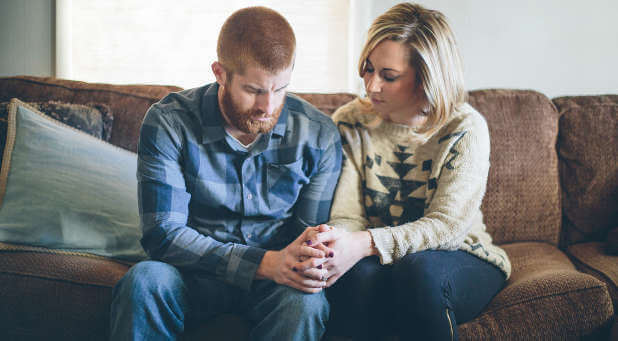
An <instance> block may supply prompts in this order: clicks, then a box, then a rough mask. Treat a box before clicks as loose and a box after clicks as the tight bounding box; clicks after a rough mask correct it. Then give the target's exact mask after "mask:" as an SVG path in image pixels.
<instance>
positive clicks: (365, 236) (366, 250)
mask: <svg viewBox="0 0 618 341" xmlns="http://www.w3.org/2000/svg"><path fill="white" fill-rule="evenodd" d="M358 233H359V237H360V239H361V240H362V242H361V243H360V245H362V246H363V247H362V250H363V258H364V257H369V256H373V255H377V254H378V249H376V247H375V244H374V242H373V237H372V236H371V233H369V231H359V232H358Z"/></svg>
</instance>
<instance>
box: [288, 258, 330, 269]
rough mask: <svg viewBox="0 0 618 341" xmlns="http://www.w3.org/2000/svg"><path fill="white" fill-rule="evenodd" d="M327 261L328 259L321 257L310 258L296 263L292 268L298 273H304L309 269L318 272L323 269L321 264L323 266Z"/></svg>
mask: <svg viewBox="0 0 618 341" xmlns="http://www.w3.org/2000/svg"><path fill="white" fill-rule="evenodd" d="M327 260H328V258H325V257H322V258H316V257H311V258H309V259H307V260H305V261H303V262H299V263H297V264H296V265H294V267H295V268H296V269H297V270H298V271H299V272H304V271H306V270H308V269H311V268H316V269H318V270H321V269H322V268H323V265H322V264H324V263H325V262H326V261H327Z"/></svg>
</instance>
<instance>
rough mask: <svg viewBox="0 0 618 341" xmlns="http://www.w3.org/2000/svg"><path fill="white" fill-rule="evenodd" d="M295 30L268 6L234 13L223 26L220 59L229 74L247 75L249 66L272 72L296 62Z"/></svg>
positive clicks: (218, 43)
mask: <svg viewBox="0 0 618 341" xmlns="http://www.w3.org/2000/svg"><path fill="white" fill-rule="evenodd" d="M295 50H296V38H295V36H294V31H293V30H292V27H291V26H290V24H289V23H288V21H287V20H285V18H284V17H283V16H282V15H281V14H279V13H277V12H276V11H274V10H272V9H270V8H266V7H247V8H243V9H240V10H238V11H236V12H234V13H233V14H232V15H231V16H230V17H229V18H227V20H226V21H225V23H224V24H223V27H222V28H221V32H220V33H219V40H218V42H217V57H218V58H219V63H221V64H222V65H223V68H224V69H225V71H226V72H228V73H230V74H234V73H238V74H244V71H245V67H246V66H247V65H252V66H257V67H259V68H261V69H263V70H265V71H268V72H272V73H274V72H277V71H281V70H283V69H285V68H287V67H289V66H290V65H292V63H293V59H294V52H295Z"/></svg>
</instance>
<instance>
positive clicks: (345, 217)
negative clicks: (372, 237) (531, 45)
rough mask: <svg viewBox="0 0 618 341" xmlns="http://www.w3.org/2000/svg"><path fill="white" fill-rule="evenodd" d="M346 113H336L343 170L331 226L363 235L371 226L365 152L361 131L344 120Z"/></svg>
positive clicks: (333, 205) (334, 199)
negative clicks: (365, 191)
mask: <svg viewBox="0 0 618 341" xmlns="http://www.w3.org/2000/svg"><path fill="white" fill-rule="evenodd" d="M342 116H346V115H345V114H344V113H343V112H339V113H335V114H334V115H333V119H334V120H335V122H336V123H337V126H338V127H339V131H340V133H341V143H342V150H343V166H342V168H341V175H340V177H339V182H338V184H337V188H336V190H335V195H334V197H333V204H332V207H331V213H330V221H329V222H328V225H330V226H333V227H336V228H341V229H344V230H346V231H349V232H354V231H361V230H364V229H365V228H366V226H367V225H368V224H369V222H368V221H367V216H366V213H365V206H364V205H363V202H362V200H363V189H362V183H363V172H362V169H363V168H362V167H363V164H362V155H361V152H360V150H362V148H361V147H360V145H361V139H360V136H359V134H358V131H356V130H355V129H353V128H352V127H351V126H350V125H349V124H347V123H346V122H345V121H343V120H342V119H341V117H342Z"/></svg>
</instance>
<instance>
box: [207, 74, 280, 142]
mask: <svg viewBox="0 0 618 341" xmlns="http://www.w3.org/2000/svg"><path fill="white" fill-rule="evenodd" d="M218 92H219V84H218V83H216V82H215V83H212V84H210V85H207V86H206V91H205V92H204V96H203V99H202V105H201V108H200V109H201V116H202V143H203V144H208V143H212V142H216V141H219V140H222V139H225V128H224V124H225V120H224V119H223V116H222V114H221V109H220V108H219V100H218V97H217V96H218ZM284 101H285V103H284V105H283V109H282V110H281V115H279V120H278V121H277V124H276V125H275V127H274V128H273V129H272V130H271V131H270V132H269V133H268V135H271V134H274V135H278V136H284V135H285V130H286V126H287V121H288V105H287V96H286V99H285V100H284Z"/></svg>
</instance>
